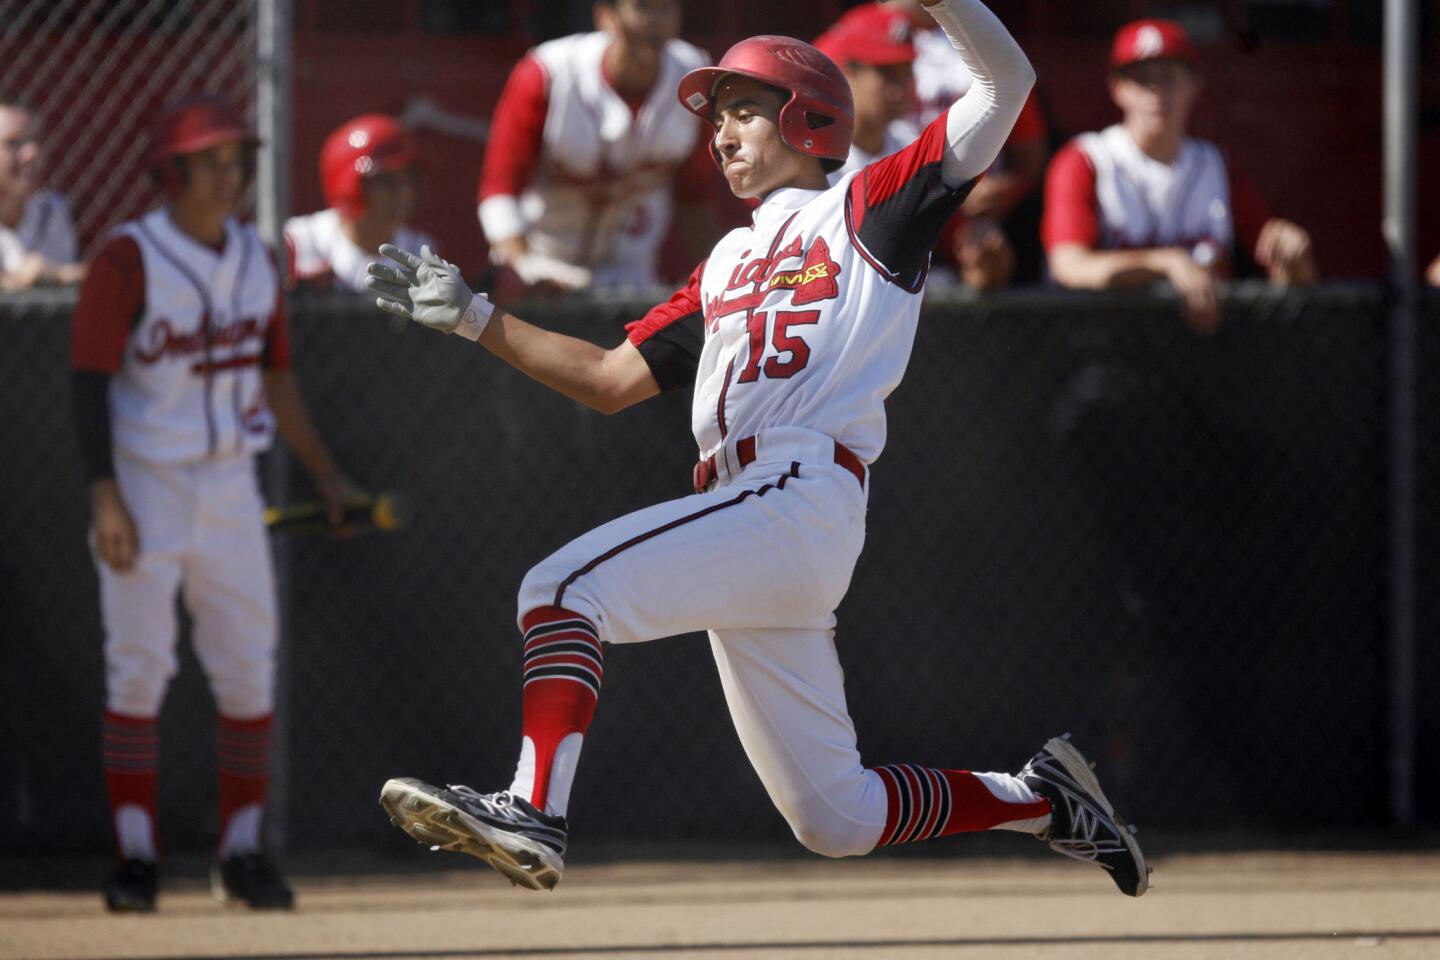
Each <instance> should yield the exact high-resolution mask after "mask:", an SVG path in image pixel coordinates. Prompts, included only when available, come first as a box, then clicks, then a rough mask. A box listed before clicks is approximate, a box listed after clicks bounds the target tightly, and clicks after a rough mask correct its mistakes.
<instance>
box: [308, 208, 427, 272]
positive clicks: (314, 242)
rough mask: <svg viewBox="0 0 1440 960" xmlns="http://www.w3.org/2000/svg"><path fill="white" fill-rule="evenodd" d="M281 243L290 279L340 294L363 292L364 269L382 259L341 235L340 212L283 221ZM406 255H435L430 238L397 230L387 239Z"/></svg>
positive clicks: (406, 229)
mask: <svg viewBox="0 0 1440 960" xmlns="http://www.w3.org/2000/svg"><path fill="white" fill-rule="evenodd" d="M285 242H286V244H287V245H288V246H289V248H290V257H291V275H290V279H292V280H295V281H298V282H300V283H328V282H332V281H333V283H334V284H335V285H336V286H338V287H339V288H341V289H342V290H357V291H361V292H363V291H364V290H365V268H366V267H367V266H369V265H370V264H372V263H375V262H377V261H379V260H382V259H384V258H382V257H381V256H380V254H379V252H378V251H366V250H362V249H360V247H359V245H358V244H356V243H355V241H354V240H351V239H350V236H349V234H347V233H346V232H345V228H344V225H343V224H342V223H341V221H340V211H338V210H334V209H330V210H317V211H316V212H315V213H308V214H305V215H303V216H298V217H291V218H290V219H289V220H286V221H285ZM390 242H391V243H393V244H394V245H395V246H397V247H399V248H400V249H401V250H404V251H405V252H406V253H413V254H415V255H417V256H418V255H419V254H420V248H421V247H424V246H428V247H429V248H430V249H431V250H434V251H436V252H437V253H438V252H439V250H440V248H439V247H438V246H437V245H436V243H435V240H434V238H432V237H431V236H430V235H429V234H428V233H425V232H424V231H422V230H416V229H415V228H414V227H408V226H403V225H402V226H400V227H399V228H397V229H396V231H395V236H394V237H392V238H391V239H390Z"/></svg>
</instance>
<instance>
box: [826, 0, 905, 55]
mask: <svg viewBox="0 0 1440 960" xmlns="http://www.w3.org/2000/svg"><path fill="white" fill-rule="evenodd" d="M913 33H914V27H913V26H912V25H911V23H910V18H909V17H907V16H905V14H903V13H899V12H897V11H895V10H892V9H891V8H890V7H888V6H885V5H883V4H879V3H867V4H864V5H863V6H859V7H855V8H854V9H852V10H849V11H847V12H846V13H845V15H844V16H843V17H841V18H840V19H839V20H837V21H835V24H834V26H832V27H831V28H830V29H829V30H826V31H825V32H824V33H822V34H820V36H819V37H817V38H816V39H815V46H816V47H818V48H819V49H820V50H821V52H823V53H824V54H825V55H826V56H827V57H829V58H830V59H831V60H834V61H835V62H836V63H838V64H840V65H841V66H844V65H845V64H847V63H863V64H866V65H867V66H872V67H884V66H889V65H890V64H892V63H913V62H914V60H915V43H914V41H913V40H912V39H911V37H912V35H913Z"/></svg>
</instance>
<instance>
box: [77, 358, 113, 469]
mask: <svg viewBox="0 0 1440 960" xmlns="http://www.w3.org/2000/svg"><path fill="white" fill-rule="evenodd" d="M71 385H72V390H71V403H72V406H73V412H74V414H75V432H76V434H77V436H78V437H79V438H80V458H81V460H83V461H84V463H85V479H86V480H90V481H95V480H99V479H102V478H104V477H113V476H115V448H114V441H113V440H112V438H111V434H110V374H108V373H97V372H95V371H93V370H76V371H74V373H73V374H72V380H71Z"/></svg>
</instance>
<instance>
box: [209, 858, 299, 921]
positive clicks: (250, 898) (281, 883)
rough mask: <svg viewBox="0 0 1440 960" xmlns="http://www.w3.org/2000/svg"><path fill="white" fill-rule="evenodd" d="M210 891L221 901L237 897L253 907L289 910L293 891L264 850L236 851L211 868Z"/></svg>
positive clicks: (227, 901)
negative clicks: (262, 851)
mask: <svg viewBox="0 0 1440 960" xmlns="http://www.w3.org/2000/svg"><path fill="white" fill-rule="evenodd" d="M210 892H211V893H212V894H214V895H215V899H217V900H219V901H220V902H221V903H234V902H236V901H239V902H241V903H244V904H245V905H246V906H248V907H250V909H252V910H289V909H290V908H291V907H293V906H295V893H294V891H292V890H291V889H290V884H288V883H286V882H285V878H284V877H282V876H281V875H280V871H279V870H277V869H275V864H273V863H271V862H270V858H269V857H267V856H265V855H264V854H263V853H237V854H232V855H231V856H228V857H226V858H225V859H224V860H221V861H220V862H219V863H217V864H215V865H214V866H213V867H211V868H210Z"/></svg>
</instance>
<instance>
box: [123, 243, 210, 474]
mask: <svg viewBox="0 0 1440 960" xmlns="http://www.w3.org/2000/svg"><path fill="white" fill-rule="evenodd" d="M136 226H137V227H138V228H139V230H140V232H141V233H142V234H144V235H145V239H146V240H148V241H149V242H150V244H151V245H152V246H153V247H154V248H155V249H156V250H157V251H159V253H160V255H161V256H162V257H164V258H165V259H166V260H168V261H170V265H171V266H172V267H174V268H175V269H176V270H178V271H179V272H180V275H181V276H183V277H184V278H185V279H186V280H189V281H190V284H191V286H193V287H194V288H195V292H196V293H198V294H199V295H200V309H201V310H202V311H203V316H202V317H201V318H200V325H201V328H202V332H203V333H204V334H205V361H204V362H205V363H206V364H207V365H208V364H210V363H212V362H213V358H212V357H211V356H210V315H211V314H212V313H214V312H215V310H214V305H213V304H212V303H211V302H210V293H209V291H207V290H206V289H205V284H203V283H201V282H200V278H199V277H197V276H195V274H194V272H193V271H191V269H190V268H189V267H187V266H186V265H185V261H183V260H181V259H180V257H179V256H177V255H176V254H174V253H172V252H171V251H170V250H168V249H166V247H165V245H164V244H163V243H161V242H160V240H159V239H158V238H157V237H156V236H155V234H154V233H153V232H152V231H151V230H150V228H149V227H147V226H146V225H145V222H144V221H143V220H142V221H139V222H137V223H136ZM204 377H205V393H204V397H205V451H206V452H207V453H214V452H215V441H216V436H215V412H214V411H213V410H212V409H211V406H212V399H211V394H212V393H213V391H214V386H215V377H214V375H213V374H211V373H209V372H206V373H205V374H204Z"/></svg>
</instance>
